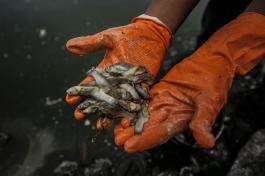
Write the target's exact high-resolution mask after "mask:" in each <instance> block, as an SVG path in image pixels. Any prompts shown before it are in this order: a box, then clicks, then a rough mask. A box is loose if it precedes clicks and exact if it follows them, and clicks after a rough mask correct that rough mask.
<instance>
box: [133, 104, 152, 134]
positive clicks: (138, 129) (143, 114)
mask: <svg viewBox="0 0 265 176" xmlns="http://www.w3.org/2000/svg"><path fill="white" fill-rule="evenodd" d="M148 119H149V114H148V110H147V104H146V105H144V106H143V107H142V110H141V111H140V112H139V113H138V119H137V120H136V123H135V129H134V132H135V133H136V134H141V133H142V131H143V127H144V124H145V123H146V122H147V121H148Z"/></svg>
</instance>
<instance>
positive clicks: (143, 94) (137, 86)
mask: <svg viewBox="0 0 265 176" xmlns="http://www.w3.org/2000/svg"><path fill="white" fill-rule="evenodd" d="M134 87H135V89H136V91H137V92H138V93H139V94H140V96H141V97H142V98H144V99H146V100H149V99H150V95H149V92H148V90H147V88H145V87H144V86H143V85H141V84H135V85H134Z"/></svg>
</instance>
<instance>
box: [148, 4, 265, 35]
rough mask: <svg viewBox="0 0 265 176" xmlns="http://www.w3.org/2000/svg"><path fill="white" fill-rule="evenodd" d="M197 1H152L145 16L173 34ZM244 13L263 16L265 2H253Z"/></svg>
mask: <svg viewBox="0 0 265 176" xmlns="http://www.w3.org/2000/svg"><path fill="white" fill-rule="evenodd" d="M198 2H199V0H153V1H152V2H151V4H150V5H149V7H148V9H147V10H146V12H145V14H147V15H150V16H154V17H157V18H158V19H160V20H161V21H162V22H163V23H165V24H166V25H167V26H168V27H169V28H170V29H171V31H172V32H173V33H174V32H175V31H176V30H177V29H178V27H179V26H180V25H181V24H182V22H183V21H184V20H185V19H186V17H187V16H188V15H189V13H190V12H191V11H192V9H193V8H194V7H195V6H196V5H197V4H198ZM245 11H246V12H256V13H260V14H263V15H265V0H253V1H252V2H251V3H250V4H249V6H248V7H247V9H246V10H245Z"/></svg>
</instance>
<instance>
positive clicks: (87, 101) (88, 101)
mask: <svg viewBox="0 0 265 176" xmlns="http://www.w3.org/2000/svg"><path fill="white" fill-rule="evenodd" d="M96 104H97V105H98V104H99V102H98V101H96V100H93V99H90V98H87V99H85V100H84V101H83V102H82V103H80V104H79V105H78V106H77V108H78V109H80V110H83V109H86V108H87V107H88V106H91V105H96Z"/></svg>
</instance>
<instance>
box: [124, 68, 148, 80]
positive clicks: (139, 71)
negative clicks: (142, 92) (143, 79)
mask: <svg viewBox="0 0 265 176" xmlns="http://www.w3.org/2000/svg"><path fill="white" fill-rule="evenodd" d="M144 73H147V70H146V68H145V67H144V66H139V65H137V66H134V67H132V68H130V69H129V70H127V71H125V72H124V73H122V75H123V76H124V77H126V76H136V75H141V74H144Z"/></svg>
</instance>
